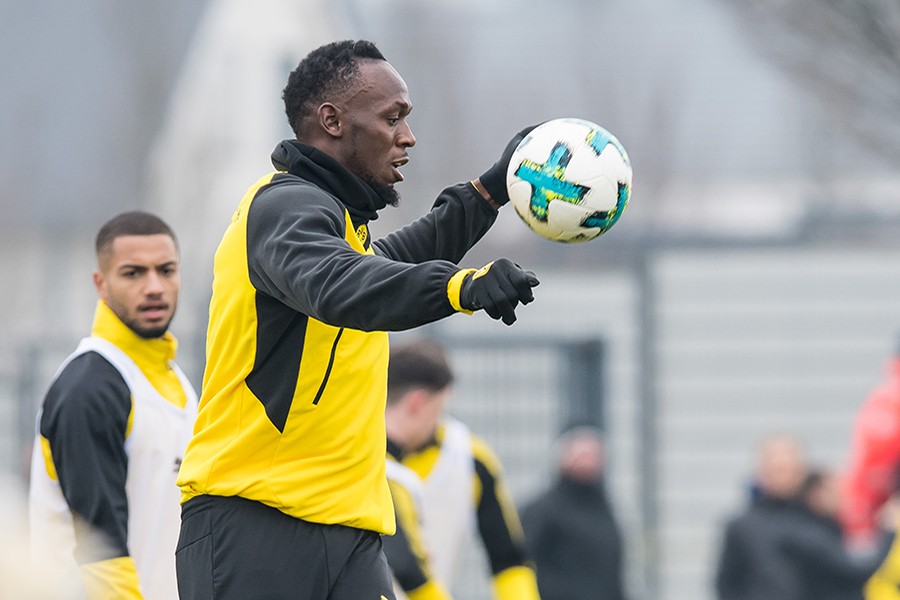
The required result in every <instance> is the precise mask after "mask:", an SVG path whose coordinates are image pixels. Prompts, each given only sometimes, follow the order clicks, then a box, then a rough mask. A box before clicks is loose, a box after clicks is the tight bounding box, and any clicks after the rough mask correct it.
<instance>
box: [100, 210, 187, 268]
mask: <svg viewBox="0 0 900 600" xmlns="http://www.w3.org/2000/svg"><path fill="white" fill-rule="evenodd" d="M157 234H164V235H167V236H169V237H170V238H172V241H173V242H175V247H176V248H177V247H178V239H177V238H176V237H175V232H173V231H172V228H171V227H169V226H168V225H167V224H166V222H165V221H163V220H162V219H160V218H159V217H157V216H156V215H153V214H150V213H148V212H143V211H140V210H132V211H129V212H123V213H121V214H118V215H116V216H115V217H113V218H112V219H110V220H109V221H107V222H106V223H105V224H104V225H103V227H101V228H100V231H98V232H97V240H96V242H95V243H94V249H95V250H96V251H97V256H98V257H99V256H100V255H101V254H103V253H104V252H106V251H108V250H109V247H110V246H111V245H112V243H113V240H115V239H116V238H117V237H122V236H125V235H157Z"/></svg>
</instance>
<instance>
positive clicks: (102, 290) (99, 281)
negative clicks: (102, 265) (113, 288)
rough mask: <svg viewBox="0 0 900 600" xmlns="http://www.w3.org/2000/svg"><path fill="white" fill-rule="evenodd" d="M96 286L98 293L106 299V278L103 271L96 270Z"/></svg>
mask: <svg viewBox="0 0 900 600" xmlns="http://www.w3.org/2000/svg"><path fill="white" fill-rule="evenodd" d="M94 287H95V288H97V295H98V296H99V297H100V298H102V299H103V300H106V278H105V277H104V276H103V273H102V272H101V271H94Z"/></svg>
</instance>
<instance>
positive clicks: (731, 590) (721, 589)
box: [715, 521, 748, 600]
mask: <svg viewBox="0 0 900 600" xmlns="http://www.w3.org/2000/svg"><path fill="white" fill-rule="evenodd" d="M743 554H744V552H743V550H742V540H741V534H740V527H739V525H738V523H737V522H734V521H732V522H730V523H728V525H727V526H726V527H725V535H724V538H723V540H722V551H721V553H720V555H719V564H718V566H717V568H716V579H715V585H716V597H717V598H718V600H733V599H735V598H739V597H740V596H739V594H740V589H741V588H742V578H743V574H744V572H745V570H746V568H747V564H748V561H747V560H745V558H744V556H743Z"/></svg>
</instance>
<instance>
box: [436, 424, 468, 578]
mask: <svg viewBox="0 0 900 600" xmlns="http://www.w3.org/2000/svg"><path fill="white" fill-rule="evenodd" d="M443 425H444V440H443V443H442V444H441V452H440V455H439V456H438V459H437V461H436V462H435V465H434V468H433V469H432V470H431V472H430V473H429V474H428V477H426V478H425V481H424V493H425V506H426V507H427V508H426V512H425V518H424V528H423V530H424V536H425V541H426V542H427V544H428V550H429V552H430V553H431V559H432V560H431V564H432V567H433V568H434V570H435V572H436V574H437V576H438V579H439V580H440V581H443V582H444V583H445V584H446V585H447V586H448V587H449V586H452V585H453V582H454V576H455V575H456V570H457V567H458V566H459V563H460V559H461V558H462V553H463V551H464V550H465V548H466V546H467V545H468V543H469V541H470V540H471V539H472V536H473V534H474V532H475V526H476V525H475V502H474V501H475V497H474V495H475V490H474V488H473V482H474V477H475V459H474V457H473V456H472V439H471V434H470V432H469V428H468V427H466V426H465V425H464V424H463V423H461V422H460V421H457V420H456V419H453V418H452V417H449V416H445V417H444V418H443Z"/></svg>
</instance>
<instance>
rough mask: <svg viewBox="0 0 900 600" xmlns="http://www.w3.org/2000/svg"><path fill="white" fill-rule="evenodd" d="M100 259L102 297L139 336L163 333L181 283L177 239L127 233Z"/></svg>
mask: <svg viewBox="0 0 900 600" xmlns="http://www.w3.org/2000/svg"><path fill="white" fill-rule="evenodd" d="M98 258H99V262H100V265H99V266H100V269H99V270H98V271H96V272H95V273H94V285H95V286H96V287H97V293H98V294H99V296H100V298H101V299H102V300H103V301H104V302H106V304H107V306H109V308H110V309H112V311H113V312H114V313H115V314H116V316H118V317H119V319H120V320H121V321H122V322H123V323H125V324H126V325H127V326H128V327H129V328H130V329H131V330H132V331H134V332H135V333H136V334H138V335H139V336H141V337H144V338H155V337H160V336H161V335H163V334H164V333H165V332H166V330H167V329H168V328H169V323H170V322H171V321H172V317H173V316H174V315H175V306H176V305H177V303H178V290H179V288H180V286H181V271H180V269H179V265H178V250H177V248H176V247H175V241H174V240H173V239H172V238H171V237H169V236H168V235H165V234H154V235H123V236H120V237H117V238H115V239H114V240H113V241H112V244H110V246H109V248H108V249H107V250H106V251H104V252H103V253H101V255H100V256H99V257H98Z"/></svg>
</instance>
